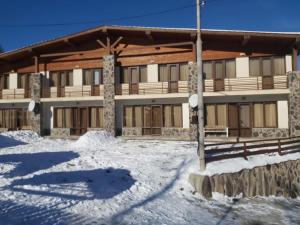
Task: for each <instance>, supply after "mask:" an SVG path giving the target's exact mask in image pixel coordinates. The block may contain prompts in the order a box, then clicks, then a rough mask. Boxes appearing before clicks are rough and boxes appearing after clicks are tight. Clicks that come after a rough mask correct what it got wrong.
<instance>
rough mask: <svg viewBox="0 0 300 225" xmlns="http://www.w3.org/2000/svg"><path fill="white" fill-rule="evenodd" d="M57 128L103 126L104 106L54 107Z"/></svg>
mask: <svg viewBox="0 0 300 225" xmlns="http://www.w3.org/2000/svg"><path fill="white" fill-rule="evenodd" d="M54 127H55V128H73V129H85V128H102V127H103V108H102V107H76V108H75V107H64V108H55V109H54Z"/></svg>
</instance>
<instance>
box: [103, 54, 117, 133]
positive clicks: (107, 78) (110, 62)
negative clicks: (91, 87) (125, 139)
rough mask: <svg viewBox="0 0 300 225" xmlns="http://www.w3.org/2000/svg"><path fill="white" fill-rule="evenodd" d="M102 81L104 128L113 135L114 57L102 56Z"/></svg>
mask: <svg viewBox="0 0 300 225" xmlns="http://www.w3.org/2000/svg"><path fill="white" fill-rule="evenodd" d="M103 76H104V79H103V83H104V101H103V106H104V108H103V112H104V129H105V130H106V131H107V132H108V133H110V134H111V135H113V136H115V114H116V112H115V108H116V105H115V57H114V56H113V55H106V56H104V57H103Z"/></svg>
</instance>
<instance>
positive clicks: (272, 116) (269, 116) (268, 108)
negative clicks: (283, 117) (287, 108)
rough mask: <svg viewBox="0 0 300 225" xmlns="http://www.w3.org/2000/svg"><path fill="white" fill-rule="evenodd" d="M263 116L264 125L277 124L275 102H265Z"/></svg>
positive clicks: (273, 125)
mask: <svg viewBox="0 0 300 225" xmlns="http://www.w3.org/2000/svg"><path fill="white" fill-rule="evenodd" d="M265 115H266V116H265V118H266V127H276V126H277V114H276V104H275V103H265Z"/></svg>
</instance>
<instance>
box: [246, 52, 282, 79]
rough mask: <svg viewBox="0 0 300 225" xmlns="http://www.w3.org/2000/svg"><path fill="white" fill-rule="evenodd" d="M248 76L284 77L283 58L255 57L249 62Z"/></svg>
mask: <svg viewBox="0 0 300 225" xmlns="http://www.w3.org/2000/svg"><path fill="white" fill-rule="evenodd" d="M249 72H250V76H253V77H257V76H276V75H285V74H286V69H285V57H283V56H272V57H255V58H250V60H249Z"/></svg>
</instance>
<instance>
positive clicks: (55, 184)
mask: <svg viewBox="0 0 300 225" xmlns="http://www.w3.org/2000/svg"><path fill="white" fill-rule="evenodd" d="M134 183H135V180H134V179H133V178H132V177H131V176H130V172H129V171H128V170H125V169H114V168H108V169H96V170H86V171H70V172H52V173H45V174H42V175H36V176H34V177H32V178H29V179H20V180H16V181H14V182H13V183H12V184H11V185H10V186H9V189H10V190H13V191H19V192H24V193H26V194H35V195H41V196H48V197H59V198H64V199H69V200H91V199H109V198H112V197H114V196H116V195H118V194H120V193H122V192H123V191H126V190H128V189H130V187H131V186H132V185H133V184H134ZM25 185H26V186H25Z"/></svg>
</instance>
